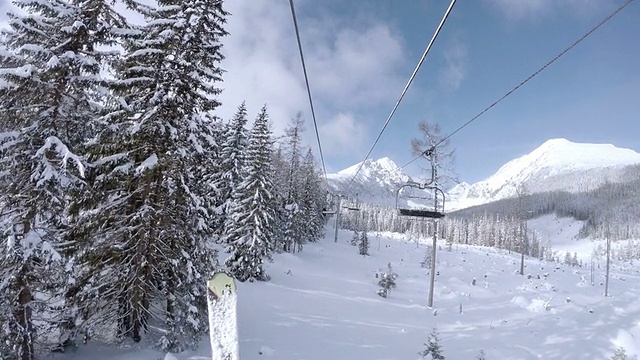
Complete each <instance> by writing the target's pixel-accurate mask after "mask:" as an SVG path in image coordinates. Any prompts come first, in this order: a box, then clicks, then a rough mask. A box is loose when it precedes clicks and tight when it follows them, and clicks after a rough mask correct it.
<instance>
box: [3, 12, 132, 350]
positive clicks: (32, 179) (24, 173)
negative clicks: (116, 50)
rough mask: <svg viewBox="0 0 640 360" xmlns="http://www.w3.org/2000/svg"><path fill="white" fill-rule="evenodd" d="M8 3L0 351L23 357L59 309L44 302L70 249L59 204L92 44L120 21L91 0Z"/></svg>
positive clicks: (91, 93)
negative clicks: (12, 9) (14, 9)
mask: <svg viewBox="0 0 640 360" xmlns="http://www.w3.org/2000/svg"><path fill="white" fill-rule="evenodd" d="M14 4H15V5H16V6H17V7H19V8H21V9H22V11H23V12H22V13H20V14H17V13H10V14H9V18H10V25H11V30H10V31H8V32H5V33H3V34H2V36H0V38H2V39H4V44H2V49H0V84H3V85H1V86H0V87H1V88H0V133H2V134H1V135H0V149H1V150H0V168H2V169H3V170H2V171H1V172H0V203H2V204H3V214H2V215H0V216H1V217H2V224H3V226H2V230H3V235H4V236H7V238H8V239H9V240H8V241H9V246H8V247H3V249H2V251H1V252H0V257H1V258H2V260H0V261H1V263H0V277H1V278H3V279H7V281H4V282H2V283H1V285H0V294H1V295H0V304H1V305H0V309H1V310H0V322H2V324H3V325H4V329H3V330H4V331H2V332H1V333H0V353H1V354H6V353H7V351H9V352H10V353H11V354H12V356H16V357H17V358H20V359H31V358H34V357H35V351H36V349H35V348H34V344H35V343H36V342H37V343H39V344H43V345H44V344H47V343H49V342H55V341H56V339H53V338H52V337H51V334H52V333H55V332H49V333H46V332H45V329H44V328H43V327H45V326H46V325H47V324H48V323H49V322H56V323H63V322H64V319H63V318H61V317H62V316H66V315H65V314H66V313H65V309H64V307H59V306H56V307H52V306H51V305H52V302H54V301H55V302H57V303H60V300H61V293H62V292H63V291H64V287H65V286H64V285H65V283H66V279H64V276H63V274H62V270H63V269H64V266H61V265H64V262H65V261H66V257H67V256H69V255H70V254H71V253H72V250H73V249H74V248H75V247H76V244H73V243H72V242H69V241H66V240H67V239H66V238H67V236H68V233H69V230H70V229H71V228H72V226H73V224H72V223H71V221H72V220H70V218H69V217H68V216H67V215H68V210H69V203H70V201H72V196H73V195H72V194H74V190H76V189H78V188H79V187H82V184H83V179H82V177H83V175H84V174H83V173H84V168H85V165H86V164H85V163H84V161H83V159H82V150H83V145H84V142H85V141H86V140H87V139H88V138H89V137H91V136H92V129H93V123H94V119H95V118H96V114H97V112H99V110H100V104H101V102H102V100H103V99H102V94H101V91H100V87H99V84H100V76H99V72H100V67H101V64H102V61H103V60H104V58H105V56H106V55H105V52H103V50H100V49H101V46H102V45H108V44H111V43H112V41H113V37H112V33H111V32H110V31H106V29H109V30H115V29H117V28H118V27H119V26H120V25H121V21H120V19H119V17H117V16H115V13H114V12H113V10H112V9H111V7H110V6H109V5H107V4H106V3H105V2H104V1H98V0H84V1H83V0H75V1H61V0H47V1H14ZM99 5H104V6H99ZM34 319H38V322H37V325H36V323H34ZM38 333H40V334H38ZM0 357H1V356H0Z"/></svg>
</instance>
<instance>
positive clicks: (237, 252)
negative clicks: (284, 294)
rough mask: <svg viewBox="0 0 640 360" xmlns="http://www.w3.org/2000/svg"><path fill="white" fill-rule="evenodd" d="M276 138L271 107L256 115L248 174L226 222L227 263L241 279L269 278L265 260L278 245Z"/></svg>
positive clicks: (248, 160) (238, 191)
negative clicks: (269, 113)
mask: <svg viewBox="0 0 640 360" xmlns="http://www.w3.org/2000/svg"><path fill="white" fill-rule="evenodd" d="M272 152H273V149H272V140H271V132H270V130H269V124H268V116H267V108H266V106H264V107H263V108H262V110H261V111H260V113H259V114H258V117H257V118H256V120H255V122H254V124H253V128H252V129H251V135H250V137H249V145H248V147H247V159H246V161H247V162H246V170H245V174H246V175H245V178H244V179H243V181H242V183H240V185H239V186H238V187H237V188H236V189H234V191H233V196H232V199H233V200H232V203H231V206H230V211H229V214H228V217H227V223H226V226H225V231H226V236H227V238H228V239H229V249H228V251H229V252H230V253H231V254H230V256H229V258H228V259H227V260H226V265H227V266H228V267H229V269H230V271H231V273H232V274H233V275H234V276H235V278H236V279H238V280H239V281H247V280H249V281H254V280H258V281H266V280H268V279H269V276H268V275H267V274H266V273H265V271H264V269H263V266H262V264H263V261H264V259H265V258H267V257H270V254H271V252H272V251H273V248H274V239H273V225H274V216H275V211H276V206H277V204H276V202H275V199H274V192H275V188H274V185H273V180H272V179H273V164H272V160H273V157H272V155H273V154H272Z"/></svg>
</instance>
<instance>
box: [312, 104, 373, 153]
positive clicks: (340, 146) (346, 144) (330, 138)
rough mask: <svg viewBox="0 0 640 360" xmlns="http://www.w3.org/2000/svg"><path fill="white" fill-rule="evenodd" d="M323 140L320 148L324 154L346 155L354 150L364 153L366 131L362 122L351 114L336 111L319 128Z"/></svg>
mask: <svg viewBox="0 0 640 360" xmlns="http://www.w3.org/2000/svg"><path fill="white" fill-rule="evenodd" d="M319 131H320V137H321V138H322V140H323V144H322V150H323V151H324V153H325V154H326V155H347V154H353V153H354V152H356V153H357V154H356V156H362V155H364V153H363V151H364V150H365V149H364V141H365V139H366V138H368V135H369V134H368V132H367V130H366V127H365V125H364V124H363V123H362V122H358V121H356V119H355V118H354V117H353V115H352V114H345V113H338V114H337V115H336V116H335V117H333V118H332V119H331V120H330V121H329V122H326V123H325V124H323V125H322V126H320V128H319Z"/></svg>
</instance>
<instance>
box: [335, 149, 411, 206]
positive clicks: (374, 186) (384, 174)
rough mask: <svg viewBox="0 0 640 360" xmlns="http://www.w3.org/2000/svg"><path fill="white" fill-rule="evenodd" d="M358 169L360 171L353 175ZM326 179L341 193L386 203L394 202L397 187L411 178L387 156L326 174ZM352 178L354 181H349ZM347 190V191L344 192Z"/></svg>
mask: <svg viewBox="0 0 640 360" xmlns="http://www.w3.org/2000/svg"><path fill="white" fill-rule="evenodd" d="M358 169H360V172H358V173H357V176H355V175H356V172H357V171H358ZM354 176H355V178H354ZM327 179H328V180H329V185H330V186H331V187H332V188H333V189H334V190H335V191H337V192H339V193H343V195H346V196H354V197H358V198H367V199H370V200H374V201H375V202H383V203H385V204H387V205H391V204H393V203H394V200H395V192H396V190H397V189H398V187H400V185H402V184H404V183H406V182H407V181H409V180H411V179H410V178H409V176H407V175H406V174H405V173H404V172H403V171H402V169H400V167H398V165H396V163H395V162H394V161H393V160H391V159H390V158H388V157H383V158H380V159H377V160H374V159H367V160H365V161H364V162H363V163H358V164H355V165H353V166H350V167H348V168H346V169H344V170H340V171H338V172H337V173H335V174H327ZM352 179H353V180H354V181H351V180H352ZM347 190H348V191H349V193H348V194H344V192H345V191H347Z"/></svg>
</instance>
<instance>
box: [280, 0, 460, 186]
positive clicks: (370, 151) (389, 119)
mask: <svg viewBox="0 0 640 360" xmlns="http://www.w3.org/2000/svg"><path fill="white" fill-rule="evenodd" d="M290 1H292V0H290ZM455 3H456V0H451V3H450V4H449V7H448V8H447V11H446V12H445V13H444V16H443V17H442V20H441V21H440V24H439V25H438V27H437V28H436V31H435V33H434V34H433V36H432V37H431V40H430V41H429V44H428V45H427V48H426V49H425V50H424V53H423V54H422V57H421V58H420V61H419V62H418V65H416V68H415V69H414V70H413V73H412V74H411V77H410V78H409V81H408V82H407V84H406V85H405V86H404V89H403V90H402V93H401V94H400V98H399V99H398V101H396V104H395V106H394V107H393V109H392V110H391V113H390V114H389V116H388V117H387V120H386V121H385V123H384V126H382V129H381V130H380V133H379V134H378V137H376V140H375V141H374V142H373V145H372V146H371V149H369V152H367V155H366V156H365V157H364V160H362V162H361V163H360V165H359V166H358V169H357V170H356V172H355V173H354V174H353V177H352V178H351V180H350V181H349V183H348V184H347V187H346V188H345V190H344V191H345V192H346V191H347V190H348V189H349V188H350V187H351V184H353V181H354V180H355V178H356V177H357V176H358V174H359V173H360V171H361V170H362V167H363V165H364V163H365V161H367V159H368V158H369V155H371V153H372V152H373V149H374V148H375V147H376V145H377V144H378V141H380V138H381V137H382V134H383V133H384V131H385V130H386V128H387V126H388V125H389V122H391V118H392V117H393V115H394V114H395V112H396V110H397V109H398V106H399V105H400V102H402V99H403V98H404V95H405V94H406V93H407V90H409V86H411V83H412V82H413V79H414V78H415V77H416V75H417V74H418V70H420V67H421V66H422V63H423V62H424V59H425V58H426V57H427V54H428V53H429V50H431V46H432V45H433V43H434V42H435V40H436V38H437V37H438V34H440V29H442V26H443V25H444V23H445V21H447V17H449V13H450V12H451V9H453V5H454V4H455Z"/></svg>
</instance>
